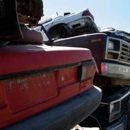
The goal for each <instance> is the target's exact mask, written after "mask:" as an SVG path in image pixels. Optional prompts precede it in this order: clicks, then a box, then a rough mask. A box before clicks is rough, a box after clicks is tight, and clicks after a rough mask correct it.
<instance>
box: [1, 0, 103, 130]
mask: <svg viewBox="0 0 130 130" xmlns="http://www.w3.org/2000/svg"><path fill="white" fill-rule="evenodd" d="M25 2H26V1H25ZM17 5H18V4H17ZM23 5H24V4H22V6H23ZM0 14H1V16H0V45H1V46H0V61H1V63H0V68H1V69H0V129H3V130H34V129H35V130H41V129H42V130H63V129H66V130H69V129H71V128H73V127H74V126H75V125H77V124H78V123H79V122H81V121H82V120H83V119H84V118H86V117H87V116H89V115H90V114H91V113H92V112H93V111H94V110H95V109H96V108H97V107H98V105H99V104H100V101H101V96H102V91H101V89H100V88H98V87H96V86H94V85H93V79H94V75H95V72H96V71H98V70H97V68H96V63H95V61H94V58H93V57H92V54H91V51H90V50H89V49H84V48H74V47H54V46H48V45H46V44H44V43H43V42H41V43H35V42H32V43H31V42H28V41H26V42H23V41H22V42H21V41H19V40H20V39H21V38H22V32H21V28H20V26H19V20H18V16H17V8H16V1H15V0H11V1H9V0H1V1H0ZM9 21H10V24H9ZM30 40H31V39H30ZM44 40H45V39H44ZM45 43H48V44H49V43H50V42H49V38H48V37H47V35H46V41H45Z"/></svg>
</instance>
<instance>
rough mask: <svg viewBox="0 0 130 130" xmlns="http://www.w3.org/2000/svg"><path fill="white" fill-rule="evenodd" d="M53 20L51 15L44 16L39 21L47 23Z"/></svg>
mask: <svg viewBox="0 0 130 130" xmlns="http://www.w3.org/2000/svg"><path fill="white" fill-rule="evenodd" d="M50 21H52V18H50V17H42V18H41V20H40V21H39V23H42V24H45V23H48V22H50Z"/></svg>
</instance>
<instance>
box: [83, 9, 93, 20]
mask: <svg viewBox="0 0 130 130" xmlns="http://www.w3.org/2000/svg"><path fill="white" fill-rule="evenodd" d="M87 15H88V16H90V17H91V18H92V19H93V20H94V16H93V15H92V14H91V13H90V12H89V10H85V11H84V12H83V14H82V16H87Z"/></svg>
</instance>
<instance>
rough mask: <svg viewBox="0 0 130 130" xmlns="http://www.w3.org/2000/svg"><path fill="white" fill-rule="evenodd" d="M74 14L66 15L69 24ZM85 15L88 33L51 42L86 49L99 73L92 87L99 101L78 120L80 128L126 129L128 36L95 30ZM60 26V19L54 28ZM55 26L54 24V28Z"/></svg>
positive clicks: (129, 110) (129, 73) (129, 79)
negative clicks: (98, 91) (96, 89)
mask: <svg viewBox="0 0 130 130" xmlns="http://www.w3.org/2000/svg"><path fill="white" fill-rule="evenodd" d="M87 11H88V10H87ZM74 14H77V17H78V13H74ZM74 14H68V16H67V17H69V21H71V20H72V21H71V23H76V22H75V20H74V19H73V15H74ZM86 14H87V15H86V17H87V18H88V19H91V23H92V24H90V25H94V26H91V29H90V30H89V29H87V31H86V32H85V31H83V32H80V31H79V34H78V33H77V34H76V33H75V34H76V36H73V35H71V36H69V37H67V38H63V37H59V38H58V40H55V41H54V42H53V45H54V46H69V47H78V48H79V47H80V48H89V49H90V50H91V52H92V55H93V57H94V58H95V61H96V63H97V67H98V70H99V71H98V72H97V73H96V75H95V77H94V84H95V85H98V86H99V87H100V88H101V89H102V91H103V96H102V101H101V103H100V106H99V107H98V109H97V110H96V111H95V112H94V113H92V114H91V115H90V116H89V118H86V119H85V120H84V121H82V122H81V123H80V125H81V126H86V127H87V126H89V127H90V126H91V127H95V126H96V127H99V128H100V129H101V130H113V129H114V130H129V129H130V125H129V123H128V122H129V121H130V86H129V85H130V34H129V33H128V32H125V31H122V30H116V29H113V28H109V29H106V30H103V31H98V27H97V26H96V24H95V23H94V18H93V17H92V16H91V15H90V13H86ZM71 17H72V19H71ZM62 19H64V20H65V19H66V22H64V23H67V22H68V21H67V18H66V16H63V18H62ZM70 19H71V20H70ZM80 20H81V21H82V20H83V19H82V18H80V19H78V20H77V21H80ZM84 21H85V19H84ZM62 23H63V21H62V20H61V21H58V25H60V24H62ZM81 23H82V22H81ZM87 23H88V21H87ZM46 24H47V23H46ZM46 24H45V26H44V24H43V26H44V27H45V28H46ZM58 25H54V27H56V26H58ZM69 25H70V24H69V23H68V26H69ZM80 25H82V24H80ZM69 27H70V26H69ZM86 27H88V26H84V27H83V28H85V29H86ZM81 28H82V27H81ZM95 28H96V29H95ZM52 29H53V25H52V26H51V29H48V28H46V30H47V31H48V32H50V31H51V30H52ZM70 29H71V31H72V32H75V29H73V28H71V27H70ZM93 30H94V31H93ZM59 32H60V31H59ZM82 34H83V35H82ZM57 36H60V34H59V35H58V34H57ZM52 37H53V36H52Z"/></svg>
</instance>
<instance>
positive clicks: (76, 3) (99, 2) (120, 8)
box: [43, 0, 130, 32]
mask: <svg viewBox="0 0 130 130" xmlns="http://www.w3.org/2000/svg"><path fill="white" fill-rule="evenodd" d="M43 4H44V15H45V16H50V15H54V14H56V12H58V14H59V15H63V13H64V12H76V11H79V10H82V9H87V8H88V9H89V10H90V12H91V13H92V14H93V15H94V18H95V23H96V24H97V26H99V27H100V28H101V29H104V28H106V27H114V28H116V29H120V30H124V31H127V32H130V0H43Z"/></svg>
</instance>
